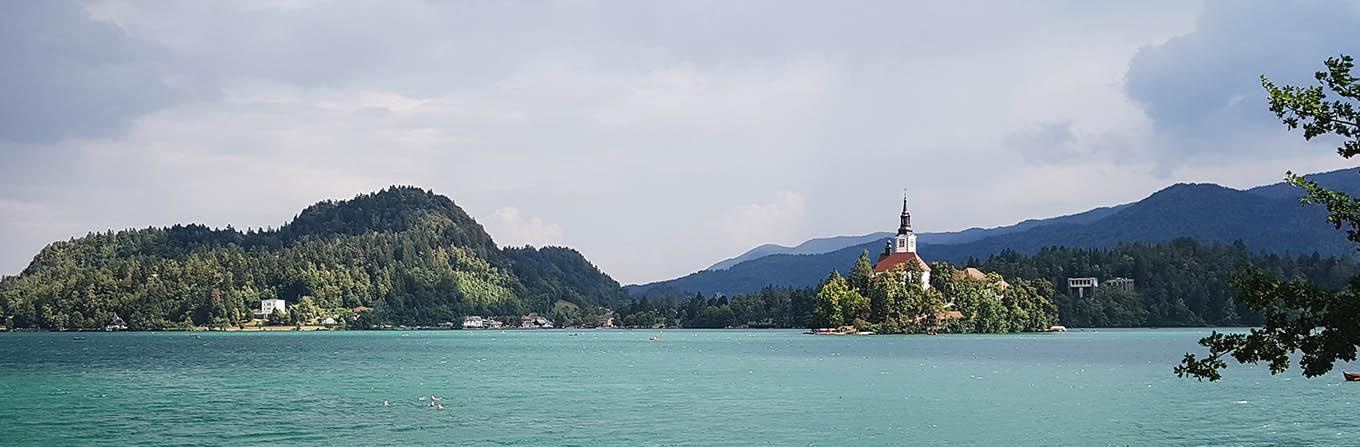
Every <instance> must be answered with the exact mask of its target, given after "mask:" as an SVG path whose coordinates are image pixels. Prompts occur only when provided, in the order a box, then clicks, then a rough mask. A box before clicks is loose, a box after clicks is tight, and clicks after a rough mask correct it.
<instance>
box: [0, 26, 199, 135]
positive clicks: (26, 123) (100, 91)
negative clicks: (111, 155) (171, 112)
mask: <svg viewBox="0 0 1360 447" xmlns="http://www.w3.org/2000/svg"><path fill="white" fill-rule="evenodd" d="M152 51H153V50H152V49H150V48H147V47H143V46H140V45H139V44H138V43H136V42H133V41H132V40H131V39H129V37H128V36H127V35H126V34H124V33H123V32H122V31H121V30H119V29H118V28H116V27H114V26H112V25H109V24H106V23H100V22H96V21H94V20H92V19H91V18H90V17H89V15H88V14H87V12H86V11H85V10H84V9H83V7H82V6H81V5H79V4H76V3H74V2H68V1H38V2H23V1H21V2H6V4H5V5H4V13H3V14H0V104H3V106H0V141H3V140H8V141H11V142H28V143H35V142H36V143H41V142H50V141H55V140H58V139H60V138H63V137H103V136H109V135H113V134H116V133H117V132H118V131H120V130H122V129H123V128H125V127H126V126H127V125H128V123H129V122H131V121H132V120H134V119H136V118H137V117H138V116H140V115H141V114H142V113H144V112H146V111H149V110H153V109H156V108H158V107H161V106H164V105H165V104H168V103H170V102H172V101H174V100H175V98H176V96H177V94H176V93H175V91H174V90H173V89H171V88H170V87H168V86H167V85H166V84H165V83H163V82H162V81H161V80H160V79H159V77H158V76H157V72H156V69H155V67H154V65H153V64H152V63H150V62H149V57H150V56H151V53H152Z"/></svg>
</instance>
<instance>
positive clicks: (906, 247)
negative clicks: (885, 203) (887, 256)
mask: <svg viewBox="0 0 1360 447" xmlns="http://www.w3.org/2000/svg"><path fill="white" fill-rule="evenodd" d="M893 251H894V252H896V253H916V233H914V232H912V231H911V212H910V211H908V210H907V192H906V191H902V223H901V225H900V226H898V227H897V241H896V246H895V247H893Z"/></svg>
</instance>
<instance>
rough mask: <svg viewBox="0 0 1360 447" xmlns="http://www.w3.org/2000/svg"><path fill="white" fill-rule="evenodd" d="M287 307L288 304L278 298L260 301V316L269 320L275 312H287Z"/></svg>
mask: <svg viewBox="0 0 1360 447" xmlns="http://www.w3.org/2000/svg"><path fill="white" fill-rule="evenodd" d="M287 307H288V303H286V302H284V301H283V300H281V299H278V298H274V299H265V300H260V315H261V316H262V317H265V318H268V317H269V314H272V313H274V312H287V311H288V309H287Z"/></svg>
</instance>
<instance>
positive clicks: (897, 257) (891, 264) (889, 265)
mask: <svg viewBox="0 0 1360 447" xmlns="http://www.w3.org/2000/svg"><path fill="white" fill-rule="evenodd" d="M913 260H915V261H917V262H920V263H921V270H922V271H927V272H929V271H930V266H929V265H926V260H925V259H921V257H920V256H917V255H916V253H911V252H906V253H893V254H890V255H888V256H880V257H879V258H878V263H876V264H874V273H883V272H886V271H890V270H892V269H894V268H897V266H898V265H900V264H907V263H909V262H911V261H913Z"/></svg>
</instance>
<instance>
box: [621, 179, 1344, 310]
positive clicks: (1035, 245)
mask: <svg viewBox="0 0 1360 447" xmlns="http://www.w3.org/2000/svg"><path fill="white" fill-rule="evenodd" d="M1307 177H1308V178H1309V179H1312V180H1315V181H1317V182H1319V183H1321V184H1323V185H1324V186H1327V187H1329V188H1333V189H1337V190H1340V191H1345V192H1347V193H1350V194H1360V169H1357V168H1352V169H1346V170H1341V171H1333V172H1326V173H1319V174H1310V175H1308V176H1307ZM1298 197H1299V192H1298V189H1297V188H1294V187H1292V186H1289V185H1285V184H1275V185H1268V186H1263V187H1258V188H1253V189H1250V190H1245V191H1243V190H1237V189H1232V188H1226V187H1223V186H1218V185H1213V184H1177V185H1172V186H1169V187H1167V188H1165V189H1162V190H1161V191H1158V192H1156V193H1154V194H1152V195H1151V196H1148V197H1147V198H1145V199H1143V200H1140V201H1138V202H1134V203H1131V204H1126V205H1120V206H1116V207H1110V208H1098V209H1095V210H1092V211H1089V212H1086V213H1081V214H1077V215H1073V216H1067V217H1065V218H1055V219H1044V220H1031V221H1026V222H1022V223H1021V224H1018V225H1015V226H1011V227H1002V228H997V229H990V230H978V231H982V232H985V233H976V234H974V236H977V235H983V234H985V235H984V236H983V237H980V238H979V237H956V238H952V239H950V238H945V239H938V238H937V239H932V238H927V237H926V236H924V235H923V236H922V237H921V244H920V250H919V251H920V253H921V255H922V256H923V257H924V258H925V259H926V260H927V261H950V262H954V263H956V264H960V263H964V262H965V261H967V260H968V259H970V258H973V259H987V258H988V257H990V256H992V255H995V254H998V253H1001V252H1002V251H1004V250H1015V251H1016V252H1018V253H1020V254H1033V253H1037V252H1039V250H1041V249H1043V248H1045V247H1074V248H1109V247H1113V246H1115V245H1116V244H1119V243H1122V242H1159V241H1169V240H1172V239H1176V238H1191V239H1195V240H1198V241H1203V242H1224V243H1231V242H1234V241H1241V242H1242V243H1243V244H1245V246H1246V247H1248V248H1249V249H1251V250H1253V251H1262V252H1266V253H1274V254H1290V255H1311V254H1312V253H1314V252H1316V253H1319V254H1321V255H1323V256H1340V257H1354V256H1355V254H1356V252H1355V249H1354V248H1353V245H1351V244H1350V243H1348V242H1347V241H1346V239H1345V234H1344V233H1342V232H1340V231H1337V230H1336V229H1335V228H1333V227H1332V226H1331V225H1329V224H1328V223H1327V222H1326V212H1325V210H1324V209H1323V208H1322V207H1321V206H1320V205H1306V206H1305V205H1301V204H1300V203H1299V201H1298ZM889 213H895V210H889ZM921 218H925V216H921ZM954 234H961V233H954ZM882 249H883V242H882V240H879V241H873V242H868V243H863V244H859V245H854V246H850V247H847V248H843V249H840V250H836V251H831V252H827V253H822V254H815V255H769V256H763V257H760V258H756V259H752V260H748V261H745V262H741V263H738V264H735V265H732V266H730V267H728V268H727V269H725V270H716V271H715V270H704V271H700V272H696V273H693V274H690V275H687V276H684V277H680V278H676V279H672V280H668V281H659V282H655V283H651V284H643V285H633V286H628V289H629V292H630V293H632V294H633V295H634V296H651V297H661V296H688V295H692V294H694V293H704V294H714V293H723V294H737V293H751V292H754V291H758V290H760V289H761V288H763V287H765V286H779V287H811V286H814V285H816V284H817V283H818V281H820V279H821V278H820V277H817V276H816V275H812V276H808V274H809V273H811V272H815V271H822V272H826V271H830V270H832V269H838V270H840V271H842V272H845V271H848V269H849V268H850V265H851V264H852V263H853V262H854V261H855V258H856V257H858V256H859V254H860V253H861V252H863V251H864V250H868V251H869V253H870V254H871V255H875V256H876V255H877V254H878V253H879V252H880V251H882ZM824 274H825V273H823V275H824Z"/></svg>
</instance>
